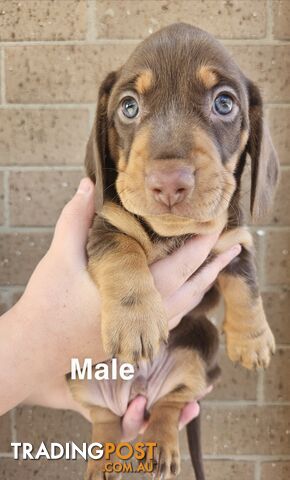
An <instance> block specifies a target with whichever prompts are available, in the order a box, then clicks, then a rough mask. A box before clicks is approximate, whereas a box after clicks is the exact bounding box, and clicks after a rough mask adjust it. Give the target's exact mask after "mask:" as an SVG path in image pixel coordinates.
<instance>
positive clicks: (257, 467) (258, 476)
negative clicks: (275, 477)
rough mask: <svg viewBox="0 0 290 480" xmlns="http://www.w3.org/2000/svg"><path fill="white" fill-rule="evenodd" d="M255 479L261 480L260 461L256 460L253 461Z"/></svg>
mask: <svg viewBox="0 0 290 480" xmlns="http://www.w3.org/2000/svg"><path fill="white" fill-rule="evenodd" d="M254 475H255V480H262V479H261V461H260V460H257V461H256V462H255V474H254Z"/></svg>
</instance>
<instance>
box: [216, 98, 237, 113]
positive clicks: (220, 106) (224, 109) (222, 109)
mask: <svg viewBox="0 0 290 480" xmlns="http://www.w3.org/2000/svg"><path fill="white" fill-rule="evenodd" d="M233 106H234V102H233V99H232V97H230V95H227V94H225V93H223V94H221V95H219V96H218V97H216V99H215V101H214V106H213V108H214V111H215V113H219V114H220V115H228V114H229V113H231V111H232V109H233Z"/></svg>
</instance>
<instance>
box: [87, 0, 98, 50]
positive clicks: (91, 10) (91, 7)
mask: <svg viewBox="0 0 290 480" xmlns="http://www.w3.org/2000/svg"><path fill="white" fill-rule="evenodd" d="M86 16H87V19H86V20H87V38H86V40H87V42H95V41H96V40H97V32H96V23H97V4H96V1H95V0H94V1H92V0H87V8H86Z"/></svg>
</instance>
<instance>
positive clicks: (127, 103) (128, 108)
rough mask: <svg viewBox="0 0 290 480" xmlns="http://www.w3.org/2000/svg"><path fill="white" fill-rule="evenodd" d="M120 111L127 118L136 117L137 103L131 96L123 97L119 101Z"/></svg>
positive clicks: (137, 111)
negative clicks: (120, 101)
mask: <svg viewBox="0 0 290 480" xmlns="http://www.w3.org/2000/svg"><path fill="white" fill-rule="evenodd" d="M121 108H122V113H123V115H125V117H127V118H130V119H131V118H136V117H137V115H138V113H139V105H138V102H137V100H135V98H133V97H125V98H124V99H123V100H122V103H121Z"/></svg>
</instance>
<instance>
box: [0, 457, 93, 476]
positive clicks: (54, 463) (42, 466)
mask: <svg viewBox="0 0 290 480" xmlns="http://www.w3.org/2000/svg"><path fill="white" fill-rule="evenodd" d="M85 469H86V464H85V461H80V460H77V461H69V460H50V461H47V460H43V459H40V460H36V461H33V460H28V461H27V460H14V459H13V458H1V461H0V478H3V479H4V478H5V479H7V480H19V478H21V480H32V479H40V478H41V479H43V480H71V479H72V478H73V479H74V480H83V478H84V473H85Z"/></svg>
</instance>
